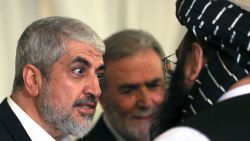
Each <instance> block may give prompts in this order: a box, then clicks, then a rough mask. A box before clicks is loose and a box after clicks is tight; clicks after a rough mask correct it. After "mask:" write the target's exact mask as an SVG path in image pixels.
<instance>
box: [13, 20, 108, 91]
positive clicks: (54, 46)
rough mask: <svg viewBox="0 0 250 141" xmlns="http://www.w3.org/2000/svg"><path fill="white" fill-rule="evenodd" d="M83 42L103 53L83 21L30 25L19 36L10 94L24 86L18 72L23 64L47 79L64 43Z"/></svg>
mask: <svg viewBox="0 0 250 141" xmlns="http://www.w3.org/2000/svg"><path fill="white" fill-rule="evenodd" d="M69 40H75V41H79V42H85V43H87V44H89V45H90V46H92V47H94V48H96V49H97V50H98V51H101V52H104V50H105V48H104V44H103V42H102V40H101V39H100V37H99V36H98V35H97V34H96V33H95V32H94V31H93V30H92V29H91V28H90V27H89V26H88V25H86V24H84V23H83V22H81V21H79V20H77V19H73V18H68V17H47V18H43V19H40V20H37V21H35V22H33V23H32V24H31V25H29V26H28V27H27V28H26V29H25V31H24V32H23V34H22V35H21V37H20V39H19V41H18V44H17V49H16V66H15V67H16V70H15V80H14V85H13V90H12V91H13V92H14V91H16V90H17V89H19V88H21V87H22V86H23V84H24V81H23V77H22V72H23V68H24V66H25V65H26V64H33V65H34V66H36V67H37V68H38V69H40V71H41V74H42V75H43V77H45V78H48V74H49V71H50V69H51V67H52V65H53V64H54V63H55V62H56V61H57V60H58V59H59V58H60V57H61V56H62V55H63V54H64V52H65V49H66V47H67V44H66V42H67V41H69Z"/></svg>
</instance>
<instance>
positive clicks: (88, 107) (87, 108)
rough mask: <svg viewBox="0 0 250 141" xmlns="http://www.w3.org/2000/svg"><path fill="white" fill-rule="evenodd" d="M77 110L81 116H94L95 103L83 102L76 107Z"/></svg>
mask: <svg viewBox="0 0 250 141" xmlns="http://www.w3.org/2000/svg"><path fill="white" fill-rule="evenodd" d="M77 108H78V109H79V111H80V113H82V114H90V115H92V114H94V113H95V109H96V103H95V102H84V103H81V104H78V105H77Z"/></svg>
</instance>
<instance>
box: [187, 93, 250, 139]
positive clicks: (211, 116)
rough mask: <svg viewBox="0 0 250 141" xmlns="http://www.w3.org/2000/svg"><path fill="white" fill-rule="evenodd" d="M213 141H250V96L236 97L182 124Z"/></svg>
mask: <svg viewBox="0 0 250 141" xmlns="http://www.w3.org/2000/svg"><path fill="white" fill-rule="evenodd" d="M182 125H184V126H189V127H192V128H195V129H197V130H199V131H200V132H202V133H203V134H205V135H206V136H207V137H208V138H209V139H211V140H212V141H250V94H248V95H243V96H238V97H234V98H231V99H228V100H225V101H223V102H220V103H218V104H215V105H214V106H212V107H211V108H209V109H208V110H206V111H204V112H201V113H199V114H198V115H196V116H193V117H192V118H190V119H188V120H186V121H185V122H184V123H182Z"/></svg>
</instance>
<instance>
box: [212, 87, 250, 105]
mask: <svg viewBox="0 0 250 141" xmlns="http://www.w3.org/2000/svg"><path fill="white" fill-rule="evenodd" d="M245 94H250V84H246V85H242V86H239V87H236V88H234V89H232V90H229V91H227V92H226V93H225V94H223V95H222V96H221V97H220V98H219V99H218V100H217V102H221V101H224V100H227V99H230V98H232V97H236V96H242V95H245Z"/></svg>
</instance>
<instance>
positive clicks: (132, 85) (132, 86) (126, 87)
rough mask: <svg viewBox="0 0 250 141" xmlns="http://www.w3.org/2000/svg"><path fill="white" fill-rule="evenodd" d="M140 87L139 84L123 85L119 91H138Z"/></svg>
mask: <svg viewBox="0 0 250 141" xmlns="http://www.w3.org/2000/svg"><path fill="white" fill-rule="evenodd" d="M139 87H140V85H139V84H123V85H121V86H119V88H118V90H119V91H122V90H123V89H133V90H135V89H138V88H139Z"/></svg>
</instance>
